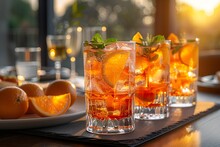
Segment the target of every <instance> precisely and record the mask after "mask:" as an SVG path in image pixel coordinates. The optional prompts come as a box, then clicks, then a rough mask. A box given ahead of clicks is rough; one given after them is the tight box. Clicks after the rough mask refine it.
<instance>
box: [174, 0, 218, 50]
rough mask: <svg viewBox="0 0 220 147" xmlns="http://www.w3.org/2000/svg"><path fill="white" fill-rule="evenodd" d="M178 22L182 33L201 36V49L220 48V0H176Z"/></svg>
mask: <svg viewBox="0 0 220 147" xmlns="http://www.w3.org/2000/svg"><path fill="white" fill-rule="evenodd" d="M176 9H177V19H178V20H177V23H178V27H179V32H180V33H185V34H186V35H188V36H191V37H199V38H200V49H201V50H211V49H218V48H220V43H219V37H220V27H219V16H220V1H219V0H211V1H209V2H208V3H207V0H200V1H192V0H176Z"/></svg>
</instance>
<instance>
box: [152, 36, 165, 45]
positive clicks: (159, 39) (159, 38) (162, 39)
mask: <svg viewBox="0 0 220 147" xmlns="http://www.w3.org/2000/svg"><path fill="white" fill-rule="evenodd" d="M164 40H165V37H164V36H162V35H157V36H154V37H153V43H154V44H156V43H159V42H161V41H164Z"/></svg>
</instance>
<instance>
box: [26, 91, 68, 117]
mask: <svg viewBox="0 0 220 147" xmlns="http://www.w3.org/2000/svg"><path fill="white" fill-rule="evenodd" d="M29 100H30V101H29V102H30V107H31V109H32V110H33V111H34V112H35V113H36V114H38V115H39V116H58V115H61V114H64V113H66V111H67V110H68V109H69V107H70V104H71V96H70V94H69V93H68V94H63V95H57V96H40V97H29Z"/></svg>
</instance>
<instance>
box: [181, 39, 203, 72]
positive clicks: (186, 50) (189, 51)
mask: <svg viewBox="0 0 220 147" xmlns="http://www.w3.org/2000/svg"><path fill="white" fill-rule="evenodd" d="M198 54H199V48H198V45H196V44H195V43H189V44H186V45H184V46H183V47H182V48H181V49H180V52H179V57H180V60H181V62H182V63H183V64H185V65H187V66H190V67H192V68H195V67H197V65H198Z"/></svg>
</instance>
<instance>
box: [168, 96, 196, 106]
mask: <svg viewBox="0 0 220 147" xmlns="http://www.w3.org/2000/svg"><path fill="white" fill-rule="evenodd" d="M195 105H196V95H195V94H194V95H191V96H170V98H169V106H170V107H192V106H195Z"/></svg>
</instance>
